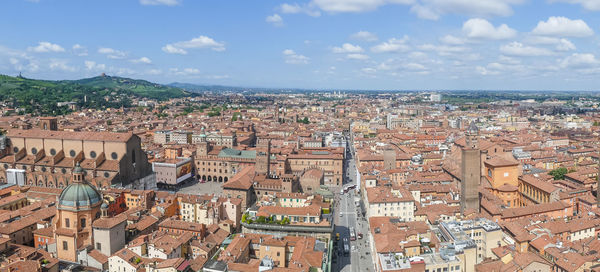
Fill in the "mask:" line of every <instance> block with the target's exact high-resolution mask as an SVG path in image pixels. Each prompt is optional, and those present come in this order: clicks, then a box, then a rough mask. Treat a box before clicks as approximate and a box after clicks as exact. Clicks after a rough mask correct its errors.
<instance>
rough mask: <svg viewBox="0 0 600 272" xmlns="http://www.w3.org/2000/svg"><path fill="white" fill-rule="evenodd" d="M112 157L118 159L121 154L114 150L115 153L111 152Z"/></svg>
mask: <svg viewBox="0 0 600 272" xmlns="http://www.w3.org/2000/svg"><path fill="white" fill-rule="evenodd" d="M110 157H111V158H112V159H113V160H116V159H118V158H119V155H118V154H117V152H113V153H110Z"/></svg>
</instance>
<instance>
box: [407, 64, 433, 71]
mask: <svg viewBox="0 0 600 272" xmlns="http://www.w3.org/2000/svg"><path fill="white" fill-rule="evenodd" d="M402 67H403V68H404V69H406V70H411V71H419V70H425V69H427V68H426V67H425V66H424V65H423V64H420V63H415V62H409V63H406V64H403V65H402Z"/></svg>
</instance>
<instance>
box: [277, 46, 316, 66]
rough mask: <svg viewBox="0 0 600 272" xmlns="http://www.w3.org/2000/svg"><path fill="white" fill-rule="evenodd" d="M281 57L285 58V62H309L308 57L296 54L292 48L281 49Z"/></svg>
mask: <svg viewBox="0 0 600 272" xmlns="http://www.w3.org/2000/svg"><path fill="white" fill-rule="evenodd" d="M283 57H284V59H285V63H288V64H308V63H309V62H310V58H308V57H306V56H304V55H300V54H296V52H294V50H292V49H286V50H283Z"/></svg>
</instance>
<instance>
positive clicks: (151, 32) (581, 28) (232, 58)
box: [0, 0, 600, 90]
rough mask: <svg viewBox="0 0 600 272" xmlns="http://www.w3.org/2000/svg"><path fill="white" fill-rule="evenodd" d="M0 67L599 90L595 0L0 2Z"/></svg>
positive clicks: (311, 84) (330, 85)
mask: <svg viewBox="0 0 600 272" xmlns="http://www.w3.org/2000/svg"><path fill="white" fill-rule="evenodd" d="M1 14H2V16H0V25H2V26H3V30H2V32H1V35H0V73H1V74H7V75H18V74H19V73H22V74H23V76H25V77H29V78H40V79H79V78H85V77H92V76H97V75H99V74H101V73H106V74H107V75H114V76H122V77H131V78H136V79H146V80H149V81H153V82H158V83H163V84H166V83H171V82H186V83H195V84H219V85H229V86H245V87H268V88H307V89H334V90H335V89H338V90H341V89H370V90H477V89H485V90H600V84H599V83H600V39H599V33H600V0H307V1H300V0H298V1H271V0H238V1H233V0H217V1H209V0H86V1H81V0H5V1H3V3H2V11H1Z"/></svg>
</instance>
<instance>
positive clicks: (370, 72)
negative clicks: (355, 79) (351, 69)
mask: <svg viewBox="0 0 600 272" xmlns="http://www.w3.org/2000/svg"><path fill="white" fill-rule="evenodd" d="M360 70H361V71H362V72H363V73H365V74H374V73H377V69H375V68H371V67H366V68H362V69H360Z"/></svg>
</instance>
